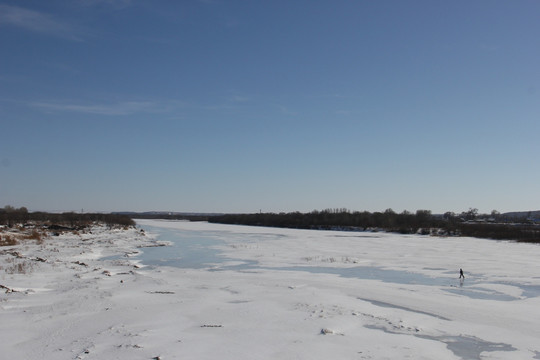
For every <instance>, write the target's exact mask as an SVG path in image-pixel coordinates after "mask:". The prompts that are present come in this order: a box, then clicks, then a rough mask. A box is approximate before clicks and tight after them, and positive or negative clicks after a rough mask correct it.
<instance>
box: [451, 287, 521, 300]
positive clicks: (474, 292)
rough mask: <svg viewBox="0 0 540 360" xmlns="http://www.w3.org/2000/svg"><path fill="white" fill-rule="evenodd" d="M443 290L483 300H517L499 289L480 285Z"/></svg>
mask: <svg viewBox="0 0 540 360" xmlns="http://www.w3.org/2000/svg"><path fill="white" fill-rule="evenodd" d="M444 290H445V291H447V292H449V293H453V294H457V295H465V296H467V297H469V298H471V299H483V300H499V301H512V300H518V299H519V298H516V297H515V296H512V295H508V294H504V293H501V292H499V291H495V290H491V289H485V288H481V287H471V288H452V289H444Z"/></svg>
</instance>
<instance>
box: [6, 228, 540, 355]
mask: <svg viewBox="0 0 540 360" xmlns="http://www.w3.org/2000/svg"><path fill="white" fill-rule="evenodd" d="M138 223H139V224H141V225H153V226H159V227H170V228H172V229H182V230H183V231H190V232H193V233H196V234H200V233H204V234H206V235H207V236H214V237H216V238H219V239H220V240H223V245H220V246H219V250H220V252H221V253H222V254H224V255H225V256H227V257H228V258H232V259H235V261H256V262H257V263H258V264H259V265H260V266H261V267H264V268H252V269H248V270H239V271H232V270H220V269H219V266H218V265H216V267H217V268H214V269H213V271H208V269H189V268H174V267H143V268H139V265H140V264H138V263H137V260H136V259H135V258H134V257H133V255H134V254H135V252H137V251H139V249H138V247H140V246H145V245H151V244H153V242H154V240H155V239H154V238H153V237H152V236H151V234H147V235H146V236H143V235H142V234H141V233H140V232H139V231H137V230H134V229H132V230H127V231H120V230H118V231H112V232H111V231H107V230H106V229H105V228H102V229H95V230H93V231H92V234H82V235H80V236H77V235H63V236H60V237H52V238H50V239H47V240H45V241H44V243H43V244H42V245H37V244H32V243H28V244H26V245H18V246H14V247H6V248H0V251H1V254H0V261H1V263H0V264H2V267H3V270H2V271H1V273H0V284H1V285H4V286H6V287H7V288H10V289H14V290H16V292H11V293H4V292H2V293H1V295H0V313H1V314H2V321H1V322H0V329H1V333H2V334H3V344H4V346H3V349H2V354H3V356H4V357H6V358H20V359H34V358H43V359H151V358H154V357H157V356H159V357H160V358H161V359H181V358H193V359H216V358H219V359H242V358H246V359H247V358H249V359H253V358H255V359H275V358H280V359H296V358H300V359H327V358H343V359H345V358H360V359H362V358H363V359H384V358H389V359H397V358H406V357H407V356H409V357H411V358H414V359H433V358H437V359H476V358H478V359H480V358H481V359H538V358H540V346H538V345H537V339H538V338H540V330H539V329H538V326H537V324H538V321H539V320H540V319H539V317H540V315H539V312H538V310H537V309H538V308H539V305H540V299H539V297H538V296H536V295H527V293H526V292H525V291H524V290H523V289H521V288H520V287H519V286H516V284H517V285H524V286H525V285H527V286H538V285H540V277H539V275H537V274H536V271H537V265H536V260H537V259H538V256H539V255H540V247H538V246H535V245H530V244H515V243H510V242H495V241H489V240H479V239H467V238H457V239H437V238H429V237H415V236H408V237H404V236H396V235H391V234H384V233H381V234H376V235H377V237H373V234H371V237H369V236H367V235H369V234H364V235H366V236H362V234H348V233H345V234H344V233H339V232H327V231H324V232H321V231H303V230H290V229H270V228H252V227H245V226H230V225H216V224H207V223H183V222H164V221H148V220H143V221H139V222H138ZM344 235H347V236H344ZM353 235H354V236H353ZM8 250H9V251H17V252H18V253H20V254H21V255H22V256H23V257H24V258H20V259H16V258H15V256H14V255H11V254H9V253H8ZM118 254H120V255H122V254H126V255H128V256H125V257H123V258H122V259H120V260H99V259H101V258H103V257H106V256H111V255H118ZM38 257H39V258H41V259H45V260H46V261H45V262H42V261H37V260H35V259H36V258H38ZM330 259H334V260H330ZM19 262H22V263H25V264H27V265H24V266H23V268H24V269H26V273H13V274H10V273H8V272H9V271H8V272H6V271H5V270H6V269H8V267H9V266H16V263H19ZM329 264H331V266H332V267H336V268H352V267H355V266H360V265H362V266H369V267H379V268H384V269H388V270H396V271H405V272H407V271H409V272H415V273H418V274H421V275H423V276H428V277H442V278H448V279H449V281H453V280H450V279H455V278H457V276H456V275H457V273H456V274H452V273H450V272H451V271H453V270H455V269H456V270H457V269H458V268H459V267H460V266H463V267H464V269H465V271H466V275H467V276H468V278H467V280H466V283H465V286H464V288H463V289H461V288H459V287H456V292H455V293H452V292H449V291H448V287H449V286H446V285H444V284H443V285H441V286H426V285H421V284H398V283H395V282H384V281H381V280H379V279H377V278H376V277H375V278H373V279H360V278H350V277H349V278H347V277H343V276H339V275H335V274H328V273H310V272H307V271H302V270H298V269H297V270H294V267H320V266H329ZM283 268H291V269H292V270H283ZM467 269H474V271H473V273H472V274H470V275H469V273H467ZM216 270H218V271H216ZM467 281H470V282H475V284H476V287H479V286H480V287H482V288H484V289H486V290H485V291H488V292H489V291H491V292H498V293H501V294H503V295H506V296H508V297H509V298H511V300H509V301H502V300H487V299H475V298H472V297H470V296H467V294H465V293H464V292H463V291H464V290H468V289H467V286H468V285H467ZM475 291H476V290H475Z"/></svg>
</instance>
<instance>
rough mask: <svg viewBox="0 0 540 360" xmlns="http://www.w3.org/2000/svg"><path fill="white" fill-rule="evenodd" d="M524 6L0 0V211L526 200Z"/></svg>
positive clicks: (527, 206)
mask: <svg viewBox="0 0 540 360" xmlns="http://www.w3.org/2000/svg"><path fill="white" fill-rule="evenodd" d="M539 120H540V2H538V1H537V0H518V1H506V0H475V1H433V0H412V1H402V0H381V1H341V0H338V1H320V0H309V1H307V0H295V1H290V0H287V1H281V0H272V1H262V0H252V1H236V0H227V1H225V0H199V1H197V0H183V1H154V0H152V1H151V0H70V1H59V0H48V1H41V0H39V1H31V0H28V1H4V0H0V134H1V138H0V139H1V140H0V207H1V206H5V205H11V206H15V207H21V206H25V207H27V208H28V209H29V210H31V211H37V210H45V211H85V212H86V211H104V212H108V211H182V212H248V213H251V212H259V211H262V212H291V211H301V212H309V211H312V210H324V209H333V208H346V209H349V210H351V211H364V210H367V211H384V210H386V209H389V208H391V209H393V210H394V211H396V212H401V211H403V210H407V211H412V212H414V211H416V210H419V209H427V210H431V211H432V212H434V213H443V212H446V211H453V212H458V213H459V212H462V211H467V210H468V209H470V208H476V209H478V210H479V212H480V213H490V212H491V211H492V210H497V211H499V212H507V211H528V210H538V209H540V161H539V155H540V141H539V134H540V121H539Z"/></svg>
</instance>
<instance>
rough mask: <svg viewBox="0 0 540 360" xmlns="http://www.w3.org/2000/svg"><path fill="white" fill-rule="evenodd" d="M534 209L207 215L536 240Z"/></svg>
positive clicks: (228, 220) (287, 224)
mask: <svg viewBox="0 0 540 360" xmlns="http://www.w3.org/2000/svg"><path fill="white" fill-rule="evenodd" d="M532 215H536V216H538V212H534V213H532V214H531V213H523V214H521V213H519V214H509V215H504V214H500V213H499V212H497V211H495V210H494V211H492V212H491V214H479V213H478V210H477V209H472V208H471V209H469V210H468V211H465V212H462V213H460V214H455V213H453V212H447V213H445V214H443V215H433V214H432V213H431V211H429V210H418V211H416V213H410V212H408V211H404V212H402V213H396V212H394V211H393V210H392V209H388V210H386V211H384V212H373V213H371V212H367V211H363V212H358V211H355V212H351V211H349V210H347V209H327V210H323V211H312V212H309V213H300V212H292V213H279V214H276V213H253V214H224V215H218V216H211V217H209V218H208V221H209V222H212V223H222V224H241V225H254V226H271V227H284V228H295V229H317V230H344V231H388V232H396V233H400V234H425V235H439V236H471V237H478V238H488V239H498V240H503V239H504V240H517V241H522V242H537V243H540V222H539V221H538V220H537V219H534V218H532V217H531V216H532Z"/></svg>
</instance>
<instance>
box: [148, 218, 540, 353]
mask: <svg viewBox="0 0 540 360" xmlns="http://www.w3.org/2000/svg"><path fill="white" fill-rule="evenodd" d="M138 224H139V226H141V227H142V228H143V229H145V231H146V232H147V233H148V234H153V235H155V236H156V237H157V240H158V241H163V242H167V243H168V244H169V246H165V247H155V248H147V249H144V252H143V254H141V255H140V256H139V258H138V259H139V260H140V261H141V262H142V263H143V264H145V265H149V266H158V267H159V266H169V267H174V268H180V269H190V270H198V271H203V272H206V273H210V274H211V273H215V274H216V276H217V275H218V274H231V275H230V276H233V277H234V276H249V279H250V281H255V282H258V283H261V284H263V287H262V289H261V293H260V296H261V297H263V296H266V295H265V293H266V292H267V291H270V289H269V288H268V287H270V286H271V285H270V284H272V283H274V282H275V281H278V280H275V279H279V281H280V282H285V283H287V284H288V286H287V287H288V288H289V290H290V291H291V295H293V294H295V293H299V292H302V291H306V290H307V289H310V291H311V292H312V294H313V297H312V298H310V301H308V302H307V303H305V304H304V305H303V306H304V307H306V308H307V309H304V310H308V313H310V316H313V314H314V312H313V311H315V312H316V311H322V313H324V316H321V317H320V319H327V320H328V319H331V320H332V321H329V323H332V324H335V325H333V326H334V327H337V329H334V330H329V331H331V332H332V333H339V334H346V335H348V336H354V335H353V334H354V332H355V331H357V330H355V331H353V330H348V331H346V330H344V329H340V325H339V323H340V321H339V319H340V318H342V317H344V316H345V314H348V315H352V316H355V317H357V318H361V321H359V324H357V325H358V326H359V327H361V328H362V329H364V330H362V331H366V330H369V331H371V332H374V333H377V334H379V336H384V338H385V339H386V340H385V341H390V339H396V338H395V337H396V336H398V338H400V340H399V341H397V344H402V342H401V339H404V338H408V339H409V340H410V339H415V342H416V341H420V343H422V344H425V345H426V344H431V345H432V344H433V343H440V344H442V345H444V348H445V349H446V351H447V352H448V354H447V355H448V358H455V359H491V358H492V359H499V358H501V359H502V358H504V359H509V358H515V359H526V358H530V359H540V347H539V346H538V345H537V344H536V342H537V341H536V340H534V341H533V339H537V338H540V331H539V327H538V326H537V324H538V322H539V321H540V311H538V310H537V309H539V308H540V307H538V306H539V305H540V301H539V300H540V275H539V273H538V266H537V259H538V258H539V257H538V256H540V247H538V246H536V245H531V244H517V243H512V242H505V241H490V240H482V239H471V238H435V237H427V236H404V235H396V234H386V233H367V232H366V233H353V232H334V231H307V230H292V229H274V228H254V227H243V226H226V225H217V224H207V223H189V222H169V221H147V220H142V221H139V222H138ZM460 267H462V268H463V269H464V270H465V276H466V279H465V280H464V281H460V280H459V279H458V276H459V268H460ZM234 274H237V275H234ZM269 279H270V280H269ZM235 291H237V290H235ZM239 291H240V290H239ZM329 293H330V294H333V295H332V296H330V298H332V299H331V300H330V299H329V298H328V296H329ZM255 296H256V294H255ZM238 301H239V303H241V302H242V301H244V300H238ZM246 301H247V300H246ZM301 303H302V302H301ZM321 303H324V305H320V304H321ZM296 306H298V303H296ZM319 308H320V309H319ZM329 309H333V310H329ZM336 309H339V311H338V310H336ZM332 312H334V314H332ZM276 316H279V313H276ZM343 320H344V319H343ZM349 322H350V319H347V321H345V320H344V321H343V324H347V325H346V326H345V325H343V326H344V327H345V328H347V327H349V326H350V324H349ZM321 329H322V330H321V331H322V332H323V333H324V329H326V328H325V327H324V326H321ZM400 346H401V345H400ZM411 346H412V348H414V347H415V346H420V347H422V346H423V345H411ZM428 348H429V346H427V347H426V348H421V349H420V350H421V351H420V352H419V353H423V351H424V350H426V349H428ZM433 351H435V350H433ZM435 352H436V354H433V356H434V358H445V357H444V356H443V354H442V353H439V352H437V351H435ZM382 353H384V352H381V353H380V354H379V355H381V354H382ZM363 354H364V356H366V357H365V358H369V357H367V355H366V354H367V353H363ZM412 354H417V355H418V353H416V352H415V351H414V349H413V350H412ZM371 356H372V358H384V357H379V356H377V354H375V353H374V354H372V355H371ZM413 357H414V356H413ZM418 358H421V356H420V357H418Z"/></svg>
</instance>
